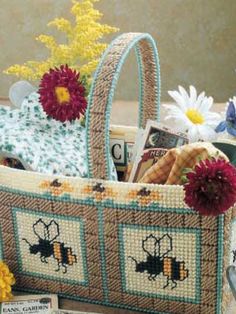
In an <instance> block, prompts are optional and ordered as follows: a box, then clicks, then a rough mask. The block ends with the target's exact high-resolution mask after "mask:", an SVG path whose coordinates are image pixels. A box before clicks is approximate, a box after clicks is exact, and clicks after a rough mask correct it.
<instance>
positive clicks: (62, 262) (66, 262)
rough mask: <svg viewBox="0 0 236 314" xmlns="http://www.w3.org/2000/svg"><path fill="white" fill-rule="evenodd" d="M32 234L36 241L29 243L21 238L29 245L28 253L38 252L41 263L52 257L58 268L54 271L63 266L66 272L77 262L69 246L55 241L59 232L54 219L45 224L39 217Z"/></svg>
mask: <svg viewBox="0 0 236 314" xmlns="http://www.w3.org/2000/svg"><path fill="white" fill-rule="evenodd" d="M33 231H34V234H35V235H36V236H37V238H38V243H36V244H30V242H29V241H28V240H27V239H25V238H23V239H22V240H23V241H25V242H26V243H27V244H28V245H29V252H30V254H34V255H36V254H39V255H40V260H41V262H42V263H48V258H49V257H53V258H54V259H55V260H56V261H57V263H58V268H57V269H56V270H55V271H56V272H58V271H60V269H61V267H63V273H64V274H65V273H67V268H68V266H72V265H73V264H74V263H77V257H76V255H75V254H73V252H72V248H71V247H66V246H65V243H63V242H59V241H55V240H56V238H57V237H58V236H59V234H60V230H59V225H58V223H56V221H55V220H51V221H50V223H49V224H46V223H45V222H44V221H43V220H42V219H41V218H40V219H38V220H37V221H36V222H35V223H34V224H33Z"/></svg>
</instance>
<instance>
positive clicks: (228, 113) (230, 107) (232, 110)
mask: <svg viewBox="0 0 236 314" xmlns="http://www.w3.org/2000/svg"><path fill="white" fill-rule="evenodd" d="M235 116H236V113H235V106H234V103H233V101H230V102H229V105H228V109H227V111H226V119H229V118H233V119H235Z"/></svg>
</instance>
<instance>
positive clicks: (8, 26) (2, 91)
mask: <svg viewBox="0 0 236 314" xmlns="http://www.w3.org/2000/svg"><path fill="white" fill-rule="evenodd" d="M0 5H1V6H0V44H1V54H0V71H1V72H2V70H3V69H4V68H6V67H7V66H9V65H11V64H13V63H22V62H24V61H26V60H29V59H40V58H43V57H45V56H46V54H47V50H46V49H44V48H43V47H42V46H41V45H40V44H39V43H38V42H36V41H35V40H34V37H35V36H36V35H38V34H40V33H51V32H52V31H51V30H49V29H48V28H47V27H46V24H47V22H48V21H50V20H52V19H53V18H55V17H56V16H65V17H69V16H70V14H69V8H70V1H69V0H33V1H32V0H10V1H9V0H0ZM97 7H98V8H99V9H101V11H102V12H103V13H104V21H105V22H107V23H110V24H113V25H116V26H118V27H119V28H120V30H121V32H127V31H140V32H149V33H151V34H152V35H153V36H154V38H155V39H156V40H157V41H158V46H159V52H160V58H161V66H162V83H163V92H162V99H163V100H169V98H168V96H167V93H166V91H167V90H169V89H173V88H176V87H177V85H178V84H183V85H184V86H188V85H189V84H194V85H195V86H196V87H197V88H198V89H199V90H200V89H204V90H206V91H207V93H208V94H209V95H212V96H214V98H215V100H216V101H217V102H225V101H226V100H227V98H228V97H230V96H232V95H233V94H234V93H236V73H235V70H234V69H235V68H236V57H235V51H236V41H235V40H234V39H235V37H236V19H235V12H236V1H235V0H224V1H223V0H208V1H206V0H197V1H196V0H101V1H100V3H98V4H97ZM136 74H137V72H136V65H135V63H134V60H133V58H130V60H129V61H128V64H127V66H126V67H125V69H124V71H123V74H122V78H121V83H120V84H119V88H118V91H117V95H116V97H117V99H126V100H134V99H136V97H137V82H136V80H135V79H134V78H135V77H136V76H137V75H136ZM15 80H16V78H15V77H8V76H6V75H2V74H0V97H4V96H7V94H8V88H9V86H10V84H11V83H12V82H13V81H15Z"/></svg>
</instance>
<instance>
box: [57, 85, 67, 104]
mask: <svg viewBox="0 0 236 314" xmlns="http://www.w3.org/2000/svg"><path fill="white" fill-rule="evenodd" d="M55 93H56V97H57V101H58V103H59V104H60V105H62V104H63V103H67V102H69V101H70V92H69V90H68V88H66V87H62V86H57V87H56V88H55Z"/></svg>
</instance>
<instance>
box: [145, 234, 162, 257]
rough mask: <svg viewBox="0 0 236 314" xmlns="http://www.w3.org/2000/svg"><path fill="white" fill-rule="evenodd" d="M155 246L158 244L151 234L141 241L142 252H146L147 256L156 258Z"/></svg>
mask: <svg viewBox="0 0 236 314" xmlns="http://www.w3.org/2000/svg"><path fill="white" fill-rule="evenodd" d="M157 244H158V239H157V238H156V237H155V236H154V235H153V234H150V235H149V236H147V237H146V239H145V240H143V242H142V248H143V250H144V252H146V253H147V254H148V255H151V256H156V255H157V254H156V246H157ZM158 245H159V244H158Z"/></svg>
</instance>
